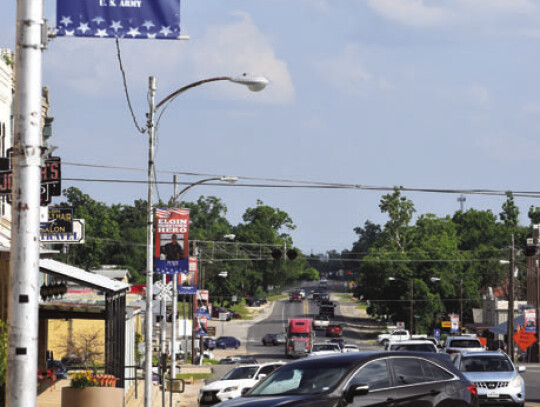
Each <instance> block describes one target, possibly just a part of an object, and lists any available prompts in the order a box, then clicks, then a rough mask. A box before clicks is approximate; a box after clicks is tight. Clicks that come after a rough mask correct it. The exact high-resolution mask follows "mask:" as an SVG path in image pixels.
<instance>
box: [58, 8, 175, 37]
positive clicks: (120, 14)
mask: <svg viewBox="0 0 540 407" xmlns="http://www.w3.org/2000/svg"><path fill="white" fill-rule="evenodd" d="M56 35H59V36H73V37H92V38H117V37H118V38H134V39H167V40H176V39H178V38H179V36H180V0H57V2H56Z"/></svg>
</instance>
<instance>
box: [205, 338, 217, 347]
mask: <svg viewBox="0 0 540 407" xmlns="http://www.w3.org/2000/svg"><path fill="white" fill-rule="evenodd" d="M203 343H204V349H210V350H213V349H215V348H216V340H215V339H214V338H210V337H208V336H207V337H206V338H204V339H203Z"/></svg>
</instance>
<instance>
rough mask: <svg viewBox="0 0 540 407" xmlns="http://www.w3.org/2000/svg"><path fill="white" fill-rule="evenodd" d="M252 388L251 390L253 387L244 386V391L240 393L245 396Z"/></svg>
mask: <svg viewBox="0 0 540 407" xmlns="http://www.w3.org/2000/svg"><path fill="white" fill-rule="evenodd" d="M250 390H251V387H244V388H243V389H242V391H241V392H240V394H241V395H242V396H243V395H244V394H246V393H247V392H248V391H250Z"/></svg>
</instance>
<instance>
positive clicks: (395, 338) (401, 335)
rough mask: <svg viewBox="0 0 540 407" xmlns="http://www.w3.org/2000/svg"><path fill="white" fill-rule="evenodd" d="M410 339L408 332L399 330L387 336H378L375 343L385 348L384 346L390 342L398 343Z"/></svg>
mask: <svg viewBox="0 0 540 407" xmlns="http://www.w3.org/2000/svg"><path fill="white" fill-rule="evenodd" d="M409 339H411V334H410V333H409V331H407V330H405V329H400V330H397V331H394V332H391V333H389V334H380V335H378V336H377V343H378V344H379V345H382V346H386V344H387V343H388V342H390V341H392V342H399V341H408V340H409Z"/></svg>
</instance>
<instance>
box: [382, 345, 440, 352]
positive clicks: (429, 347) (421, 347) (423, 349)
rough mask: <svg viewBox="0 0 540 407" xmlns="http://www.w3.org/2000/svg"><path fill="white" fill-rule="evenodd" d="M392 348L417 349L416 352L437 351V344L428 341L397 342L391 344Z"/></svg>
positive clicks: (396, 349)
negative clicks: (413, 342)
mask: <svg viewBox="0 0 540 407" xmlns="http://www.w3.org/2000/svg"><path fill="white" fill-rule="evenodd" d="M390 350H395V351H398V350H407V351H415V352H437V349H435V346H433V345H431V344H428V343H415V344H412V343H409V344H397V345H391V346H390Z"/></svg>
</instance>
